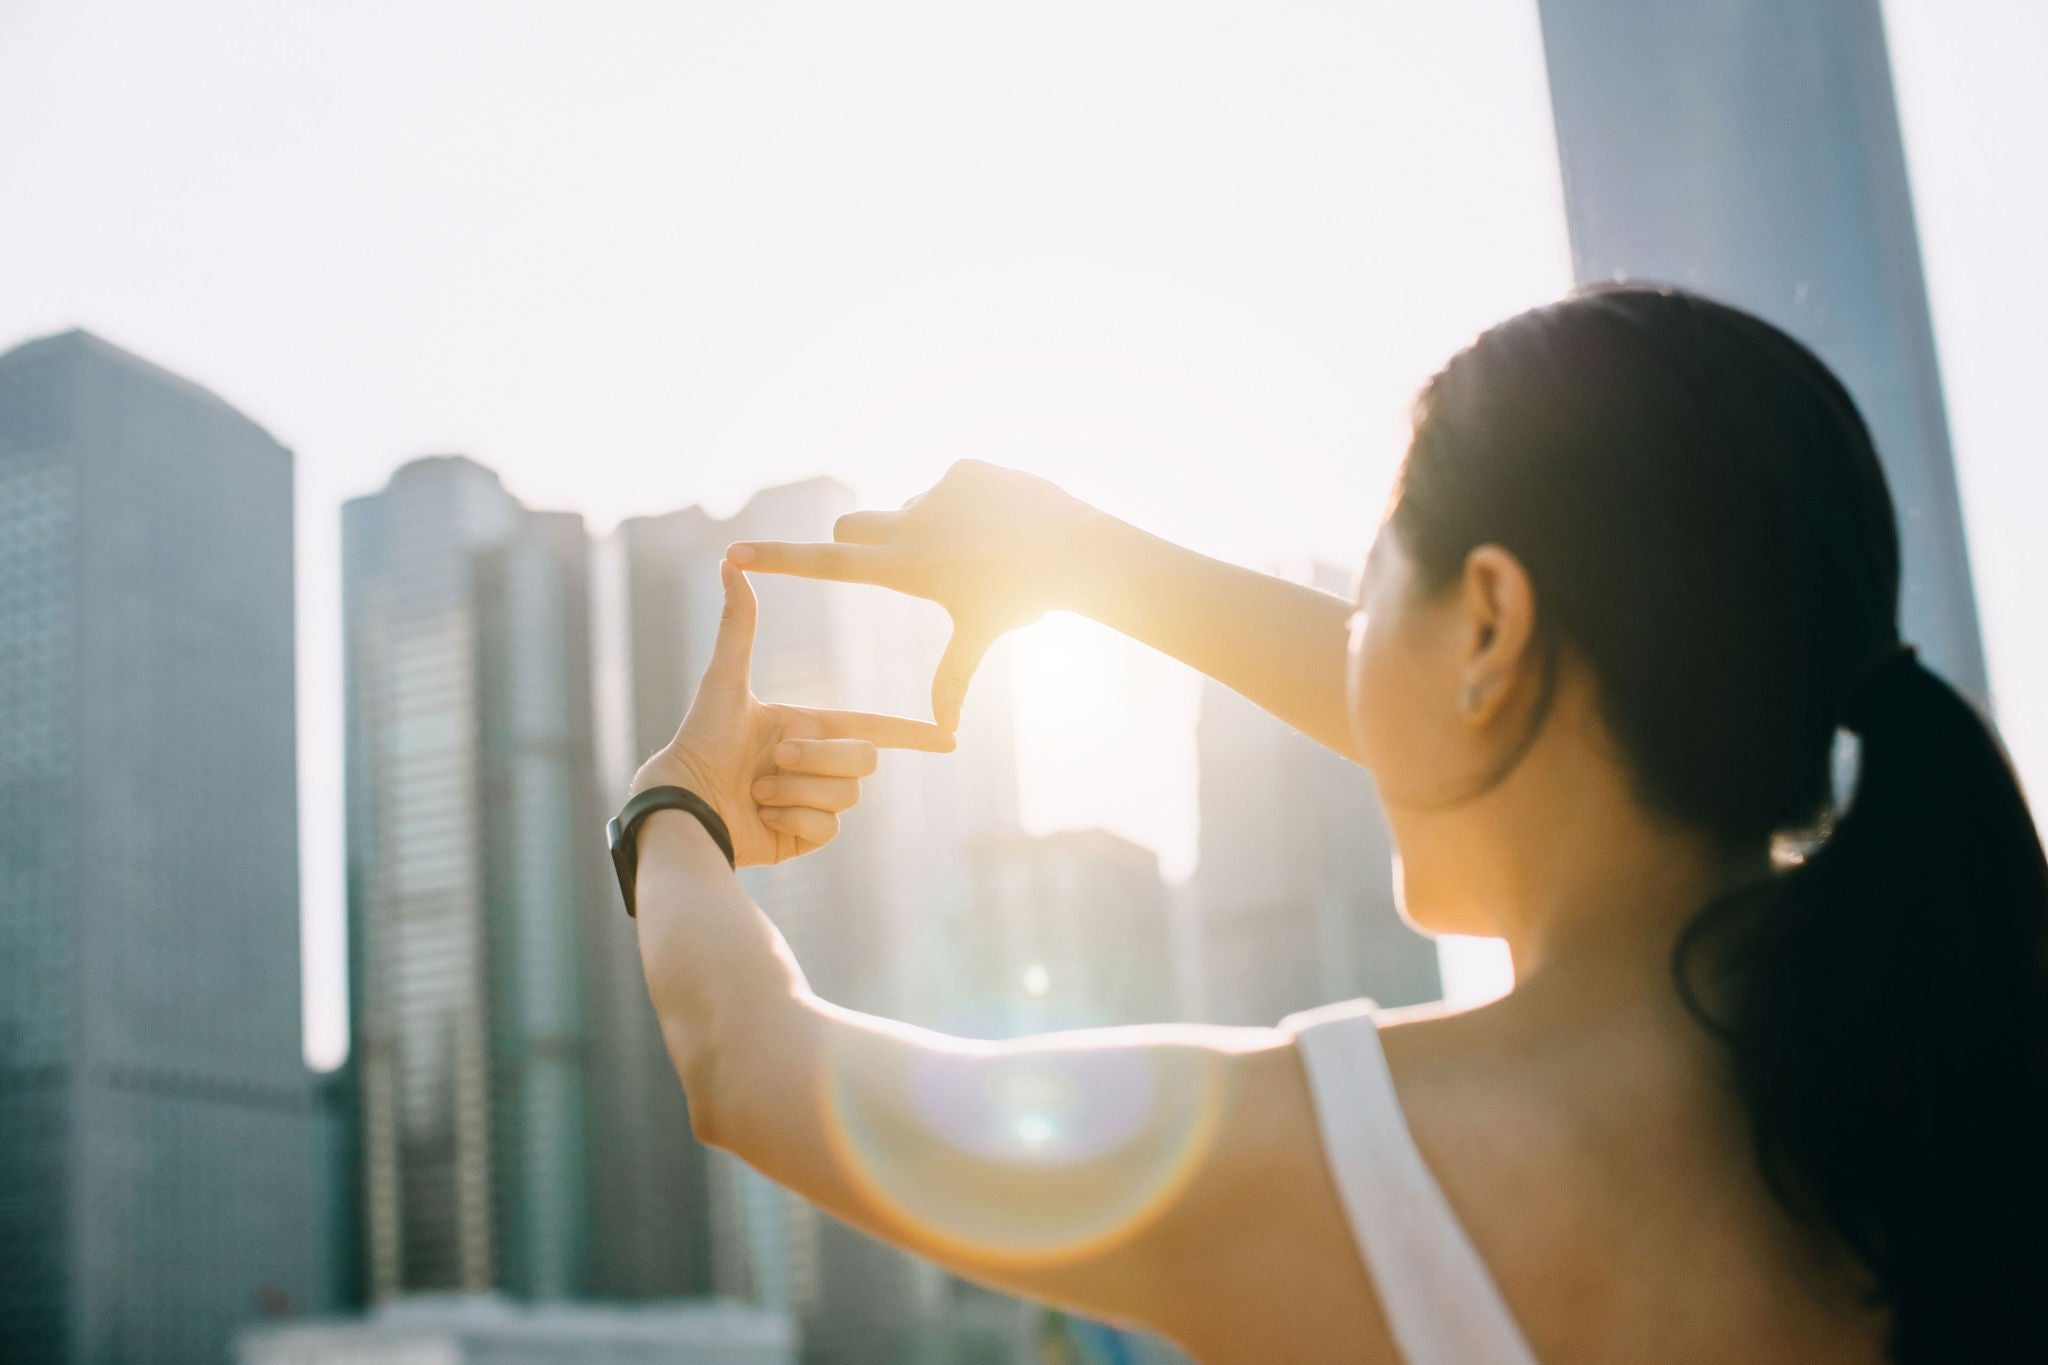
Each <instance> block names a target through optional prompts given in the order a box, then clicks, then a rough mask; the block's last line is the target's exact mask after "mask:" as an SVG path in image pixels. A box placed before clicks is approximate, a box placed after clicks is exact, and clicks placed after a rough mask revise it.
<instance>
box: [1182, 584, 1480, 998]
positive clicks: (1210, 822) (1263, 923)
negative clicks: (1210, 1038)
mask: <svg viewBox="0 0 2048 1365" xmlns="http://www.w3.org/2000/svg"><path fill="white" fill-rule="evenodd" d="M1313 581H1314V584H1315V586H1317V587H1319V588H1321V589H1323V590H1324V591H1326V592H1338V593H1348V592H1349V591H1350V583H1349V576H1348V575H1347V574H1345V573H1344V572H1343V571H1341V570H1338V569H1334V568H1330V567H1328V566H1321V565H1319V566H1317V567H1316V568H1315V570H1314V573H1313ZM1196 745H1197V752H1198V764H1199V769H1200V778H1199V781H1200V793H1199V800H1200V809H1201V832H1200V835H1199V842H1198V845H1197V854H1196V867H1195V878H1194V884H1195V900H1196V904H1197V906H1198V912H1199V915H1200V923H1201V931H1202V944H1201V959H1202V970H1203V977H1204V979H1203V987H1204V990H1203V994H1204V996H1205V1000H1204V1010H1205V1013H1206V1016H1207V1018H1208V1019H1209V1020H1210V1021H1211V1022H1213V1023H1220V1024H1254V1025H1260V1024H1263V1025H1270V1024H1273V1023H1276V1022H1278V1021H1279V1019H1280V1017H1281V1016H1282V1015H1284V1014H1287V1013H1289V1012H1291V1011H1294V1010H1298V1009H1304V1008H1307V1007H1308V1006H1310V1005H1315V1004H1320V1003H1323V1002H1325V1001H1330V1000H1347V999H1351V998H1353V997H1356V996H1360V995H1368V996H1371V997H1372V998H1373V999H1375V1000H1377V1001H1379V1002H1380V1003H1381V1004H1382V1005H1402V1004H1411V1003H1414V1002H1417V1001H1423V1000H1434V999H1437V998H1439V997H1440V996H1441V995H1442V982H1441V979H1440V977H1439V975H1438V972H1437V959H1436V948H1435V945H1433V944H1432V943H1431V942H1430V941H1429V940H1428V939H1426V938H1424V937H1422V936H1421V935H1420V934H1417V933H1416V932H1415V931H1413V930H1412V929H1410V928H1408V926H1407V925H1406V924H1405V923H1403V922H1402V920H1401V919H1400V916H1399V912H1398V911H1397V910H1396V908H1395V905H1394V891H1393V851H1392V843H1391V841H1390V838H1389V835H1388V833H1387V825H1386V816H1385V814H1384V813H1383V812H1382V810H1381V808H1380V805H1379V799H1378V796H1377V794H1376V792H1375V791H1374V788H1373V783H1372V777H1371V775H1370V774H1369V773H1367V772H1366V771H1365V770H1364V769H1363V768H1360V767H1358V766H1357V765H1356V764H1354V763H1352V762H1350V761H1349V760H1347V759H1345V758H1343V757H1341V756H1339V755H1337V754H1335V753H1332V752H1330V751H1329V750H1328V749H1325V748H1324V747H1323V746H1321V745H1320V744H1317V743H1315V742H1314V741H1313V740H1311V739H1309V738H1307V737H1306V736H1304V735H1302V734H1301V733H1300V732H1298V731H1295V730H1292V729H1289V728H1288V727H1287V726H1286V725H1284V724H1282V723H1281V722H1280V721H1278V720H1276V719H1274V718H1273V717H1272V716H1271V715H1269V714H1267V713H1266V712H1265V711H1262V710H1260V709H1259V708H1258V707H1256V706H1254V705H1252V704H1251V703H1250V702H1248V701H1246V700H1245V699H1244V698H1243V697H1240V696H1239V695H1238V694H1237V693H1235V692H1232V691H1231V690H1230V689H1229V688H1227V687H1224V686H1223V685H1222V684H1220V683H1216V682H1213V681H1205V682H1204V683H1203V690H1202V705H1201V718H1200V720H1199V722H1198V725H1197V740H1196Z"/></svg>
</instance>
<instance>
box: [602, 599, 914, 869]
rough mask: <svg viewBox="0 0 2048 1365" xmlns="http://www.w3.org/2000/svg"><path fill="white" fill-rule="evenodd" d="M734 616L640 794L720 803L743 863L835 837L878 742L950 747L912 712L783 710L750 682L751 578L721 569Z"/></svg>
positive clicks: (728, 616)
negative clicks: (673, 793)
mask: <svg viewBox="0 0 2048 1365" xmlns="http://www.w3.org/2000/svg"><path fill="white" fill-rule="evenodd" d="M718 572H719V576H720V579H721V581H722V582H723V583H724V585H725V612H724V614H723V615H722V616H720V617H719V621H718V643H717V645H716V646H715V647H714V648H713V649H712V652H711V663H710V666H709V667H708V668H706V669H705V670H704V680H703V681H702V682H701V683H699V684H698V687H697V697H696V700H695V701H694V702H692V703H691V705H690V714H689V715H687V716H685V717H684V718H683V724H682V728H681V729H679V730H677V731H676V737H675V738H674V739H672V740H670V741H669V742H668V745H667V747H665V748H663V749H662V750H661V751H660V752H658V753H656V754H655V755H654V757H652V758H650V759H648V760H647V761H646V762H645V763H643V764H641V765H640V771H639V772H638V773H636V774H634V776H633V788H632V790H633V791H634V792H641V791H645V790H646V789H647V788H649V787H659V786H677V787H685V788H687V789H689V790H690V791H693V792H695V793H697V795H699V796H701V797H703V798H704V799H705V800H706V801H708V802H710V803H711V808H712V809H713V810H715V811H717V812H718V814H719V816H720V817H721V818H722V819H723V820H724V821H725V825H726V828H727V830H728V831H730V832H731V834H732V847H733V855H734V858H735V860H736V861H737V862H738V864H739V866H741V867H750V866H754V865H757V864H761V863H779V862H782V861H783V860H784V859H786V858H794V857H796V856H797V855H798V854H801V853H809V852H810V851H811V850H813V849H815V848H818V847H819V846H821V845H823V844H825V843H827V842H828V841H830V840H831V838H832V836H833V835H835V834H837V833H838V832H839V813H840V812H841V811H843V810H846V809H847V808H848V807H850V806H852V805H853V803H854V802H856V801H858V800H859V799H860V779H861V778H863V777H866V776H867V775H868V774H869V773H872V772H873V771H874V770H875V764H876V761H877V758H878V754H877V752H876V751H877V749H878V748H890V749H922V750H925V751H927V752H930V753H950V752H951V751H952V749H953V746H954V738H953V735H952V733H951V732H950V731H947V730H943V729H940V728H939V727H938V726H936V725H932V724H930V723H928V722H926V721H921V720H910V719H908V718H906V717H903V716H881V715H873V714H870V713H868V712H865V711H828V710H822V709H817V708H812V707H807V706H778V705H774V704H772V703H768V702H763V701H761V700H759V699H758V698H756V697H755V696H754V690H753V686H752V684H751V682H750V681H749V672H750V665H751V663H752V660H753V653H754V624H755V620H756V617H757V607H756V603H755V600H754V589H753V587H752V585H750V584H749V583H748V582H747V576H746V575H745V574H744V573H742V572H741V571H740V570H739V569H738V568H736V567H735V566H734V565H733V564H731V563H730V562H724V563H721V564H720V565H719V566H718Z"/></svg>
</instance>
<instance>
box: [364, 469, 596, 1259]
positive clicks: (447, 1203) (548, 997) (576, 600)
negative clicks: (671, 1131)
mask: <svg viewBox="0 0 2048 1365" xmlns="http://www.w3.org/2000/svg"><path fill="white" fill-rule="evenodd" d="M342 531H343V544H342V586H343V619H344V629H345V631H346V665H347V667H346V673H347V678H346V682H347V690H346V707H347V730H348V868H349V902H350V904H349V912H350V913H349V950H350V969H351V970H350V994H351V999H350V1022H351V1038H352V1049H351V1052H352V1061H353V1065H354V1066H355V1067H356V1079H357V1084H358V1087H359V1090H360V1095H361V1135H360V1146H361V1151H362V1153H363V1170H362V1181H361V1186H362V1202H363V1207H364V1213H365V1222H364V1238H363V1241H364V1251H365V1256H366V1259H367V1262H368V1275H367V1278H368V1282H369V1290H370V1293H371V1295H372V1296H373V1297H375V1298H378V1299H383V1298H388V1297H389V1296H391V1295H394V1294H398V1293H402V1292H408V1291H415V1290H446V1289H467V1290H482V1289H490V1288H501V1289H504V1290H506V1291H507V1292H510V1293H513V1294H516V1295H521V1296H528V1297H535V1298H553V1297H561V1296H565V1295H569V1294H572V1293H575V1292H578V1291H580V1290H582V1289H583V1288H584V1287H585V1285H586V1283H587V1281H588V1279H589V1265H588V1259H589V1258H588V1245H589V1194H588V1171H587V1166H586V1133H585V1123H586V1115H587V1110H586V1106H585V1104H584V1100H583V1090H584V1087H585V1083H586V1076H585V1065H584V1056H585V1035H584V1028H583V1004H584V995H585V991H586V983H585V982H584V980H583V979H582V973H583V970H584V963H585V962H586V960H587V958H588V954H587V952H586V941H587V939H588V938H589V937H590V935H591V934H592V933H593V932H595V931H596V930H597V928H598V923H599V920H600V918H601V917H603V916H604V915H606V913H607V912H608V910H609V906H608V905H607V904H606V903H605V901H604V894H605V892H606V889H607V888H606V884H605V878H606V877H607V876H608V875H609V874H608V871H607V869H606V867H605V864H604V859H603V852H602V848H601V847H600V844H599V841H598V834H597V831H598V830H600V829H601V828H602V825H603V817H602V816H601V815H600V814H599V810H600V807H599V805H598V802H597V796H596V791H595V789H594V781H593V767H594V762H595V759H594V755H593V752H592V748H591V696H590V681H589V679H590V662H591V660H590V645H589V612H588V608H587V600H588V581H587V566H588V541H587V539H586V537H585V535H584V531H583V523H582V520H581V518H579V517H577V516H575V515H573V514H569V513H559V512H533V511H528V510H527V509H526V508H524V507H522V506H521V505H520V504H519V503H518V502H517V501H516V500H515V499H514V498H513V497H512V496H511V495H510V494H509V493H507V492H506V491H505V489H504V487H503V486H502V485H501V484H500V483H499V481H498V477H497V475H496V474H494V473H492V472H491V471H490V470H488V469H485V468H484V467H483V466H481V465H478V464H476V463H474V462H473V461H470V460H467V459H463V458H460V457H453V456H442V457H434V458H429V459H422V460H416V461H414V462H412V463H411V464H408V465H406V466H405V467H404V468H402V469H400V470H398V472H397V473H395V474H393V475H392V477H391V481H390V482H389V484H387V485H386V486H385V488H384V490H383V491H382V492H380V493H375V494H372V495H370V496H367V497H362V498H357V499H355V500H353V501H351V502H350V503H349V504H348V505H347V506H346V507H345V508H344V510H343V519H342Z"/></svg>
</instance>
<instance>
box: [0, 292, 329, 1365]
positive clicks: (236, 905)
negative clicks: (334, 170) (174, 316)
mask: <svg viewBox="0 0 2048 1365" xmlns="http://www.w3.org/2000/svg"><path fill="white" fill-rule="evenodd" d="M295 739H296V736H295V732H294V719H293V617H292V456H291V453H290V452H289V451H288V450H286V449H285V448H284V447H283V446H281V445H279V444H278V443H277V442H276V441H275V440H273V439H272V438H271V437H270V436H269V435H268V434H266V433H265V432H264V431H263V430H262V429H261V428H259V427H258V426H257V425H256V424H255V423H254V422H251V421H250V420H249V419H248V418H246V417H244V416H243V415H242V414H240V413H239V412H237V411H235V410H234V409H233V408H231V407H229V406H228V405H227V404H226V403H224V402H222V401H221V400H220V399H219V398H217V397H215V396H214V395H213V394H211V393H209V392H207V391H206V390H204V389H202V388H200V387H199V386H198V385H196V384H192V383H190V382H188V381H186V380H183V379H180V378H179V377H177V376H176V375H173V374H170V373H167V372H166V371H164V370H161V369H158V368H157V367H156V366H154V365H151V364H149V363H147V362H145V361H143V360H140V359H138V358H137V357H135V356H132V355H129V354H127V353H126V352H124V351H121V350H119V349H117V348H116V347H114V346H111V345H108V344H107V343H106V342H104V341H101V340H99V339H97V338H95V337H93V336H90V335H88V334H86V333H84V332H75V331H74V332H67V333H64V334H62V335H59V336H52V337H46V338H44V339H42V340H39V341H32V342H29V343H27V344H26V345H23V346H20V347H17V348H16V349H14V350H12V351H10V352H8V353H7V354H6V355H5V356H0V1359H5V1360H8V1361H10V1362H22V1363H23V1365H28V1363H30V1362H69V1361H104V1360H144V1359H146V1360H151V1361H162V1362H172V1363H174V1365H175V1362H186V1361H190V1362H195V1363H196V1362H207V1365H211V1362H213V1361H216V1360H218V1359H219V1358H220V1355H221V1353H222V1351H223V1350H224V1349H225V1347H226V1345H227V1343H228V1340H229V1337H230V1333H231V1332H232V1330H233V1328H234V1327H235V1325H236V1324H238V1323H240V1322H243V1321H245V1320H247V1319H249V1318H252V1317H255V1316H257V1315H259V1314H260V1313H263V1312H265V1311H290V1310H299V1309H304V1308H306V1307H309V1306H311V1307H319V1306H324V1305H323V1300H322V1294H323V1293H324V1292H325V1286H326V1284H327V1282H328V1275H327V1268H326V1267H325V1265H324V1264H323V1258H324V1256H325V1254H326V1252H325V1247H324V1245H323V1243H322V1241H321V1239H320V1238H319V1237H318V1236H316V1235H314V1232H315V1230H316V1229H317V1225H318V1221H319V1219H318V1211H319V1194H318V1180H317V1177H318V1165H317V1157H316V1152H315V1132H314V1128H315V1118H314V1106H313V1098H312V1078H311V1076H310V1074H309V1073H308V1072H307V1071H306V1068H305V1065H304V1062H303V1060H302V1055H301V1050H300V1032H299V894H298V878H299V869H298V815H297V811H298V802H297V771H296V760H295V749H294V746H295Z"/></svg>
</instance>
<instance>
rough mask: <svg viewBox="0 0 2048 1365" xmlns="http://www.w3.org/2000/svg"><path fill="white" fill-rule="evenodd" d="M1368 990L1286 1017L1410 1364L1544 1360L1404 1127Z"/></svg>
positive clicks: (1341, 1184) (1361, 1244) (1343, 1194)
mask: <svg viewBox="0 0 2048 1365" xmlns="http://www.w3.org/2000/svg"><path fill="white" fill-rule="evenodd" d="M1378 1008H1379V1006H1378V1005H1377V1004H1376V1003H1375V1002H1374V1001H1372V1000H1370V999H1367V998H1365V997H1360V998H1358V999H1355V1000H1340V1001H1337V1002H1335V1003H1333V1004H1328V1005H1319V1006H1317V1007H1315V1008H1314V1009H1307V1010H1298V1011H1296V1012H1295V1013H1293V1014H1290V1015H1288V1016H1287V1017H1286V1018H1284V1019H1282V1020H1281V1021H1280V1027H1281V1028H1282V1029H1285V1030H1287V1031H1288V1032H1291V1033H1293V1034H1294V1035H1295V1047H1296V1048H1297V1050H1298V1051H1299V1052H1300V1054H1301V1059H1302V1065H1303V1067H1304V1069H1305V1070H1306V1071H1307V1073H1308V1080H1309V1090H1310V1094H1311V1096H1312V1098H1313V1100H1314V1103H1315V1109H1316V1123H1317V1126H1318V1128H1319V1129H1320V1131H1321V1136H1322V1143H1323V1157H1324V1159H1325V1160H1326V1161H1327V1162H1328V1163H1329V1167H1330V1174H1331V1176H1332V1177H1333V1178H1334V1181H1335V1184H1336V1186H1337V1192H1338V1195H1339V1197H1340V1198H1341V1199H1342V1200H1343V1203H1344V1212H1345V1216H1346V1218H1347V1220H1348V1221H1349V1222H1350V1224H1351V1232H1352V1236H1353V1237H1354V1238H1355V1239H1356V1240H1357V1242H1358V1248H1359V1252H1360V1254H1361V1256H1362V1257H1363V1258H1364V1261H1365V1265H1366V1269H1367V1270H1368V1271H1369V1272H1370V1273H1371V1275H1372V1278H1373V1284H1374V1287H1375V1289H1376V1290H1377V1291H1378V1294H1379V1299H1380V1304H1381V1307H1382V1309H1383V1310H1384V1311H1385V1313H1386V1316H1387V1325H1388V1327H1389V1328H1390V1330H1391V1331H1392V1333H1393V1336H1394V1341H1395V1344H1396V1345H1398V1346H1399V1347H1400V1350H1401V1354H1402V1356H1403V1358H1404V1359H1405V1360H1406V1361H1407V1362H1408V1365H1536V1357H1535V1354H1534V1353H1533V1352H1532V1351H1530V1349H1529V1345H1528V1342H1527V1341H1526V1340H1525V1339H1524V1338H1523V1336H1522V1331H1521V1328H1520V1327H1519V1326H1518V1325H1517V1324H1516V1322H1515V1319H1514V1315H1513V1314H1512V1313H1510V1312H1509V1311H1508V1306H1507V1302H1506V1301H1505V1300H1504V1299H1502V1298H1501V1295H1500V1289H1499V1287H1498V1286H1496V1285H1495V1284H1494V1282H1493V1276H1492V1275H1491V1274H1489V1273H1488V1271H1487V1269H1486V1263H1485V1262H1484V1261H1482V1260H1481V1259H1480V1257H1479V1252H1478V1249H1477V1248H1475V1247H1474V1246H1473V1245H1472V1240H1471V1238H1470V1237H1468V1236H1467V1235H1466V1233H1465V1229H1464V1226H1463V1225H1462V1224H1460V1223H1459V1222H1458V1217H1457V1214H1456V1213H1454V1212H1453V1211H1452V1209H1451V1205H1450V1201H1449V1200H1448V1199H1446V1198H1445V1197H1444V1192H1443V1187H1442V1186H1441V1185H1439V1184H1438V1183H1437V1180H1436V1177H1435V1176H1434V1175H1433V1174H1431V1172H1430V1169H1429V1167H1428V1165H1427V1164H1425V1163H1424V1161H1423V1159H1422V1153H1421V1151H1420V1150H1419V1149H1418V1148H1417V1147H1416V1145H1415V1139H1414V1136H1413V1135H1412V1134H1411V1133H1410V1132H1409V1130H1408V1121H1407V1117H1406V1115H1404V1114H1403V1112H1402V1110H1401V1100H1400V1096H1399V1095H1398V1094H1397V1093H1396V1091H1395V1089H1394V1077H1393V1073H1392V1072H1390V1071H1389V1070H1388V1069H1387V1058H1386V1053H1385V1052H1384V1051H1383V1050H1382V1049H1381V1046H1380V1039H1379V1026H1378V1023H1377V1021H1376V1020H1375V1019H1374V1017H1373V1015H1374V1011H1376V1010H1377V1009H1378Z"/></svg>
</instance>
